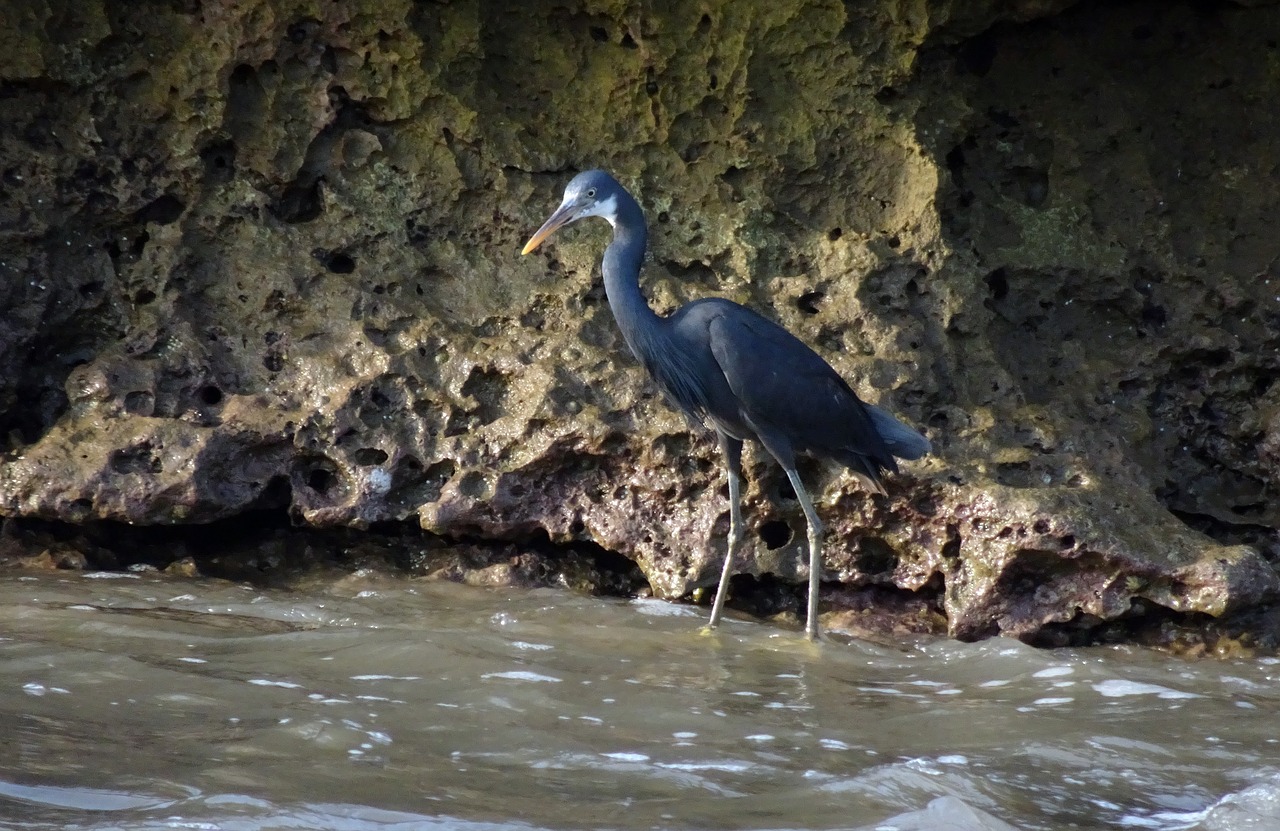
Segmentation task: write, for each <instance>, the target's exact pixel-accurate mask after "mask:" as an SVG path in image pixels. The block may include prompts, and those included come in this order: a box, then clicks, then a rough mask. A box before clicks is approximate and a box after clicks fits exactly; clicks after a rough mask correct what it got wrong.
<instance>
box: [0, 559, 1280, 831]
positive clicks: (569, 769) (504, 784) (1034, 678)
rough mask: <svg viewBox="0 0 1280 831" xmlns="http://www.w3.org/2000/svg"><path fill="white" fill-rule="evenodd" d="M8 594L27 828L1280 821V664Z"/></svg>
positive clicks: (455, 595)
mask: <svg viewBox="0 0 1280 831" xmlns="http://www.w3.org/2000/svg"><path fill="white" fill-rule="evenodd" d="M700 624H701V612H700V611H699V610H696V609H693V608H689V607H684V606H676V605H671V604H666V603H662V602H659V601H631V602H628V601H620V600H601V599H593V598H586V597H581V596H577V595H573V594H568V593H563V592H558V591H552V590H514V589H512V590H501V591H494V590H482V589H475V588H467V587H461V586H455V585H451V584H441V583H428V582H417V581H405V580H402V579H392V578H389V577H384V576H378V575H374V574H362V575H360V574H358V575H354V576H351V577H347V578H344V579H339V580H336V581H332V582H327V583H321V584H317V585H316V586H313V587H312V588H310V589H307V590H301V591H293V592H284V591H269V590H264V589H261V588H253V587H247V586H242V585H236V584H232V583H228V582H223V581H215V580H202V579H177V578H169V577H164V576H159V575H120V574H112V575H93V574H87V575H82V574H39V575H35V576H29V575H20V574H14V573H10V574H7V575H3V576H0V737H2V738H0V746H2V747H3V752H0V827H5V828H16V829H54V828H58V829H61V828H70V827H74V828H78V829H99V830H101V829H115V828H121V829H125V828H127V829H158V828H185V829H228V831H239V829H286V828H289V829H293V828H314V829H361V830H363V829H415V828H425V829H436V828H439V829H444V828H449V829H453V828H458V829H474V831H481V830H482V829H537V828H555V829H590V828H609V829H651V828H660V829H666V828H671V829H683V828H691V829H702V828H706V829H715V828H747V829H766V828H767V829H784V828H785V829H792V828H794V829H801V828H804V829H827V828H848V829H868V831H869V830H870V829H885V830H886V831H887V830H888V829H900V830H901V831H907V830H908V829H921V830H923V829H943V830H944V831H946V829H951V830H952V831H959V830H960V829H964V830H965V831H968V829H983V830H984V831H1008V829H1009V828H1015V829H1022V831H1033V830H1034V829H1045V831H1049V830H1050V829H1053V830H1055V831H1056V829H1067V828H1081V829H1094V828H1138V829H1204V830H1205V831H1207V830H1208V829H1223V831H1225V829H1231V831H1237V830H1238V829H1267V830H1274V829H1280V746H1278V745H1280V719H1278V718H1277V709H1278V708H1277V705H1278V704H1280V685H1278V684H1277V677H1278V676H1280V663H1278V662H1277V661H1276V660H1275V659H1269V658H1266V659H1259V660H1234V661H1201V662H1186V661H1183V660H1181V659H1177V658H1170V657H1167V656H1163V655H1160V654H1157V653H1152V652H1148V651H1144V650H1140V649H1127V648H1095V649H1087V650H1085V649H1081V650H1065V649H1064V650H1056V651H1045V650H1036V649H1032V648H1030V647H1027V646H1023V645H1022V644H1019V643H1016V642H1011V641H1004V640H995V641H988V642H984V643H980V644H960V643H954V642H950V641H945V640H938V639H921V640H913V641H902V642H897V643H878V644H877V643H867V642H864V641H857V640H851V639H846V638H840V637H839V636H838V635H834V636H832V637H831V638H830V639H829V640H828V641H827V642H825V643H823V644H821V645H819V646H816V647H815V646H811V645H809V644H807V643H805V642H804V641H803V640H801V639H800V638H799V636H798V634H797V633H795V632H791V631H782V630H779V629H776V628H773V627H771V626H769V625H767V624H761V623H756V622H748V621H738V620H729V621H728V622H727V623H726V624H725V625H724V626H723V627H722V629H721V630H720V632H718V633H717V634H716V635H714V636H710V637H708V636H705V635H703V634H701V633H700V631H699V627H700Z"/></svg>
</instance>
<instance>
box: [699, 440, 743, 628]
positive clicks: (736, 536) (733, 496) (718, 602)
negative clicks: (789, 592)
mask: <svg viewBox="0 0 1280 831" xmlns="http://www.w3.org/2000/svg"><path fill="white" fill-rule="evenodd" d="M720 449H721V450H723V451H724V462H725V467H726V468H728V470H729V546H728V550H727V551H726V552H725V555H724V568H723V569H722V570H721V572H720V585H719V586H718V587H717V588H716V599H715V602H714V603H712V604H711V619H710V620H708V621H707V628H708V629H714V628H716V625H717V624H719V623H720V614H721V612H723V611H724V600H725V597H727V596H728V594H729V577H730V575H732V574H733V561H734V558H735V557H737V555H738V548H739V547H740V546H741V544H742V538H743V535H744V533H745V529H744V528H743V527H742V505H741V499H740V496H741V490H742V442H741V441H739V440H738V439H734V438H730V437H729V436H726V435H725V434H724V433H721V434H720Z"/></svg>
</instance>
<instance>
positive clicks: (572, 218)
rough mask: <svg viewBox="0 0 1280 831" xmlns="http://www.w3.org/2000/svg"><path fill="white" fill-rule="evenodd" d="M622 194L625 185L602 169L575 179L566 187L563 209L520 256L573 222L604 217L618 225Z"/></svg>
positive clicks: (561, 207) (538, 232) (526, 245)
mask: <svg viewBox="0 0 1280 831" xmlns="http://www.w3.org/2000/svg"><path fill="white" fill-rule="evenodd" d="M621 192H622V185H620V184H618V183H617V181H616V180H614V178H613V177H612V176H610V175H609V174H608V173H605V172H604V171H603V170H588V171H586V172H584V173H579V174H578V175H577V176H574V177H573V179H571V180H570V181H569V184H568V185H566V186H565V189H564V199H562V200H560V207H558V208H556V210H555V213H553V214H551V216H550V217H548V218H547V221H546V222H544V223H542V227H541V228H539V229H538V231H537V233H535V234H534V235H533V236H532V237H529V241H528V242H526V243H525V244H524V250H523V251H521V252H520V253H521V254H528V253H529V252H530V251H532V250H533V249H535V248H537V247H538V246H539V245H541V244H542V242H543V240H545V239H546V238H547V237H549V236H551V235H552V234H554V233H555V232H556V230H557V229H559V228H561V227H563V226H565V225H568V224H569V223H570V222H577V221H578V220H579V219H586V218H587V217H589V216H601V217H604V218H605V219H607V220H609V224H610V225H614V224H616V222H617V216H618V194H619V193H621Z"/></svg>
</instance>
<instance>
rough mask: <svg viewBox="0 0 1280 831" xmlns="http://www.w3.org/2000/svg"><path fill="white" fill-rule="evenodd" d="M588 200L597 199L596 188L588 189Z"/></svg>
mask: <svg viewBox="0 0 1280 831" xmlns="http://www.w3.org/2000/svg"><path fill="white" fill-rule="evenodd" d="M587 198H588V199H595V198H596V189H595V188H587Z"/></svg>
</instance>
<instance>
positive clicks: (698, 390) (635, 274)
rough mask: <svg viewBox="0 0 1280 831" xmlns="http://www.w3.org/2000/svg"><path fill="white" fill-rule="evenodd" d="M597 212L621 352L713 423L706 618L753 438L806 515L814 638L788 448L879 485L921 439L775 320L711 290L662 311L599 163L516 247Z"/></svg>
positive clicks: (638, 218) (632, 220)
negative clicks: (714, 484) (721, 541)
mask: <svg viewBox="0 0 1280 831" xmlns="http://www.w3.org/2000/svg"><path fill="white" fill-rule="evenodd" d="M590 216H599V217H602V218H604V219H606V220H608V221H609V223H610V224H611V225H612V226H613V242H611V243H610V244H609V247H608V248H606V249H605V252H604V260H603V262H602V265H601V270H602V272H603V274H604V284H605V292H606V294H607V295H608V298H609V306H610V308H611V309H612V310H613V314H614V317H615V319H616V320H617V322H618V327H619V328H620V329H621V330H622V336H623V338H624V339H625V340H626V342H627V345H628V346H629V347H630V348H631V351H632V353H634V354H635V356H636V357H637V358H638V359H639V360H640V362H641V363H642V364H644V367H645V369H647V370H648V371H649V373H650V374H651V375H652V376H653V378H654V380H655V381H657V384H658V386H659V388H661V389H662V391H663V392H664V393H665V394H666V396H667V397H668V399H669V400H670V401H671V402H672V403H673V404H674V405H675V406H676V407H678V408H679V409H681V410H682V411H684V412H685V413H686V414H687V415H688V416H689V417H691V418H693V419H696V420H698V421H701V422H703V423H705V424H707V425H708V426H710V427H711V428H713V429H714V430H715V431H716V434H717V436H718V438H719V441H720V447H721V449H722V451H723V453H724V456H725V461H726V464H727V467H728V474H729V499H730V532H729V551H728V554H727V555H726V558H725V565H724V570H723V573H722V575H721V579H720V586H719V589H718V591H717V593H716V600H715V603H714V604H713V605H712V612H711V620H710V622H709V624H708V625H709V626H711V627H714V626H715V625H716V624H717V623H718V622H719V618H720V614H721V611H722V609H723V605H724V597H725V592H726V587H727V585H728V580H729V576H730V574H731V566H732V562H733V559H734V556H735V554H736V553H737V549H738V546H739V545H740V544H741V542H742V538H743V534H744V530H745V529H744V527H743V523H742V516H741V508H740V480H741V456H742V443H743V442H744V441H747V440H753V441H758V442H760V443H761V444H762V445H764V447H765V449H766V450H768V451H769V453H770V455H772V456H773V457H774V458H775V459H777V460H778V463H779V464H780V465H781V466H782V468H783V470H784V471H786V473H787V477H788V478H789V479H790V481H791V484H792V486H793V488H794V489H795V492H796V497H797V499H798V500H799V501H800V505H801V507H802V508H803V509H804V513H805V518H806V520H807V521H808V524H809V555H810V556H809V568H810V575H809V604H808V620H807V621H806V632H807V633H808V634H809V636H810V637H811V638H816V637H817V636H818V622H817V601H818V580H819V576H820V573H821V567H822V562H821V542H822V540H821V536H822V523H821V521H820V520H819V519H818V516H817V513H816V511H815V510H814V507H813V503H812V501H811V500H810V498H809V495H808V493H807V491H806V490H805V488H804V485H803V484H802V483H801V482H800V477H799V475H798V474H797V473H796V466H795V457H796V454H797V453H808V454H811V455H814V456H818V457H822V458H828V459H832V460H834V461H836V462H839V463H840V464H842V465H844V466H845V467H847V468H848V469H849V470H850V471H852V472H853V473H854V474H855V475H856V476H857V477H858V478H859V479H860V480H861V481H862V482H863V483H865V484H866V485H867V486H868V487H869V488H871V489H872V490H875V491H877V492H880V493H883V492H884V489H883V487H882V485H881V479H880V475H881V473H883V472H885V471H889V472H897V470H898V466H897V462H896V461H895V457H897V458H900V459H918V458H920V457H921V456H923V455H924V454H926V453H928V452H929V450H930V445H929V441H928V440H927V439H926V438H925V437H924V436H922V435H920V434H919V433H918V432H916V431H915V430H913V429H911V428H910V427H908V426H906V425H905V424H903V423H902V422H900V421H898V420H897V419H896V418H894V417H893V416H892V415H890V414H889V413H888V412H886V411H885V410H883V409H881V408H879V407H876V406H875V405H872V404H866V403H864V402H862V401H861V400H859V398H858V396H857V395H856V394H855V393H854V392H853V390H852V389H850V387H849V385H848V384H847V383H845V380H844V379H843V378H841V377H840V375H839V373H837V372H836V371H835V370H834V369H832V368H831V366H830V365H829V364H827V362H826V361H824V360H823V359H822V358H821V357H819V356H818V354H817V353H815V352H814V351H813V350H812V349H810V348H809V347H808V346H806V345H805V344H804V343H803V342H802V341H800V340H799V339H798V338H796V337H795V336H794V335H792V334H791V333H790V332H788V331H787V330H786V329H784V328H782V327H781V326H779V325H778V324H776V323H774V322H773V321H771V320H769V319H768V318H765V317H762V316H761V315H759V314H757V313H756V312H753V311H752V310H751V309H748V308H746V307H745V306H742V305H739V304H737V303H734V302H732V301H730V300H725V299H722V298H705V299H702V300H695V301H693V302H691V303H687V304H685V305H684V306H682V307H680V308H679V309H677V310H676V311H675V312H673V313H672V314H670V315H668V316H667V317H661V316H659V315H657V314H655V313H654V311H653V310H652V309H651V308H650V307H649V304H648V303H647V302H646V301H645V299H644V295H643V294H641V292H640V283H639V275H640V266H641V263H642V261H643V259H644V251H645V244H646V239H647V230H646V227H645V221H644V214H643V212H642V211H641V209H640V206H639V205H638V204H637V203H636V201H635V200H634V199H633V198H632V197H631V195H630V194H629V193H627V191H626V189H625V188H623V187H622V186H621V185H620V184H618V183H617V181H615V180H614V178H613V177H612V176H610V175H609V174H608V173H605V172H604V171H601V170H591V171H587V172H585V173H580V174H578V175H577V176H575V177H574V178H573V180H572V181H570V182H569V184H568V186H567V187H566V188H565V192H564V199H563V200H562V201H561V203H560V207H559V208H557V209H556V211H555V213H553V214H552V215H551V217H550V218H549V219H548V220H547V221H546V222H545V223H544V224H543V226H542V227H541V228H539V229H538V231H537V233H535V234H534V235H533V237H532V238H530V240H529V242H528V243H527V244H526V245H525V248H524V252H523V253H525V254H527V253H529V252H530V251H532V250H533V249H535V248H536V247H537V246H538V245H540V244H541V243H542V241H543V240H545V239H546V238H547V237H548V236H550V235H551V234H552V233H553V232H554V231H555V230H556V229H557V228H560V227H562V226H564V225H567V224H569V223H571V222H575V221H577V220H579V219H584V218H586V217H590Z"/></svg>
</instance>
